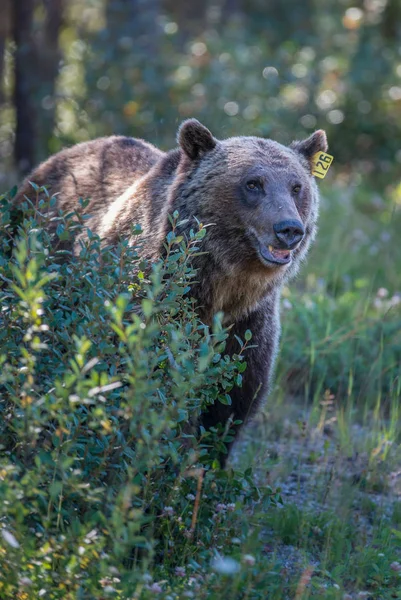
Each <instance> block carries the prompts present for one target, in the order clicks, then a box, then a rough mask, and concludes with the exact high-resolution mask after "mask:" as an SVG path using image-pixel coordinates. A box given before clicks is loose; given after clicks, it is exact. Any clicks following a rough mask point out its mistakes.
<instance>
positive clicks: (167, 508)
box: [163, 506, 174, 517]
mask: <svg viewBox="0 0 401 600" xmlns="http://www.w3.org/2000/svg"><path fill="white" fill-rule="evenodd" d="M163 514H164V515H165V516H167V517H172V516H173V515H174V508H173V507H172V506H165V507H164V508H163Z"/></svg>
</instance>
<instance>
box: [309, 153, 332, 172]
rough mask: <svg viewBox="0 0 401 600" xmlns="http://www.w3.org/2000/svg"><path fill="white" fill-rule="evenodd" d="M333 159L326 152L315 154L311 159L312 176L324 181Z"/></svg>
mask: <svg viewBox="0 0 401 600" xmlns="http://www.w3.org/2000/svg"><path fill="white" fill-rule="evenodd" d="M333 160H334V157H333V156H331V155H330V154H326V152H316V154H314V155H313V156H312V158H311V165H312V175H314V176H315V177H319V179H324V178H325V177H326V174H327V171H328V170H329V168H330V165H331V163H332V162H333Z"/></svg>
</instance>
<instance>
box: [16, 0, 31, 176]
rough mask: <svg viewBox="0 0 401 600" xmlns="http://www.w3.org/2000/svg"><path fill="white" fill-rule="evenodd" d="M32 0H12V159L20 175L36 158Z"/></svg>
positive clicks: (29, 167) (25, 171)
mask: <svg viewBox="0 0 401 600" xmlns="http://www.w3.org/2000/svg"><path fill="white" fill-rule="evenodd" d="M33 9H34V0H23V1H20V0H14V1H13V2H12V35H13V39H14V42H15V55H14V61H15V68H14V70H15V84H14V108H15V113H16V131H15V146H14V159H15V164H16V167H17V169H18V171H19V173H20V174H21V175H24V174H25V173H27V172H28V171H29V170H30V169H31V168H32V167H33V164H34V161H35V156H34V154H35V128H34V123H35V114H34V106H33V98H32V96H33V94H32V91H33V82H34V78H35V77H36V74H35V72H34V71H35V70H34V65H33V64H32V58H33V57H34V54H35V52H34V43H33V38H32V21H33Z"/></svg>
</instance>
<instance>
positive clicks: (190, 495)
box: [186, 494, 195, 501]
mask: <svg viewBox="0 0 401 600" xmlns="http://www.w3.org/2000/svg"><path fill="white" fill-rule="evenodd" d="M186 498H187V500H190V501H193V500H195V496H194V495H193V494H187V495H186Z"/></svg>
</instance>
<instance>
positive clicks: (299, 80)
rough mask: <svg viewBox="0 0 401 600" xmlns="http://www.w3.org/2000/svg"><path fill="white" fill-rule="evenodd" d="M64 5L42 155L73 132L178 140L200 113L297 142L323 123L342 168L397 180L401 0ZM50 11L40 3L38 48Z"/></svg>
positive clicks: (5, 144)
mask: <svg viewBox="0 0 401 600" xmlns="http://www.w3.org/2000/svg"><path fill="white" fill-rule="evenodd" d="M61 6H63V7H64V10H63V22H62V25H61V28H60V32H59V40H58V41H59V46H60V55H61V57H62V58H61V61H60V63H59V69H58V76H57V78H56V83H55V89H54V93H53V95H51V94H50V95H49V86H48V85H47V86H46V85H45V84H43V85H42V86H41V69H40V64H39V65H37V69H36V71H35V81H34V83H32V88H33V89H34V104H35V112H36V118H37V127H36V135H37V138H38V139H37V141H36V161H38V160H40V159H43V158H45V156H46V155H48V154H50V153H53V152H55V151H57V150H59V149H60V148H61V147H62V146H64V145H65V144H72V143H75V142H78V141H81V140H86V139H88V138H93V137H96V136H101V135H109V134H112V133H124V134H128V135H133V136H136V137H143V138H146V139H147V140H150V141H153V142H155V143H156V144H159V145H161V146H162V147H164V148H167V147H171V146H173V145H174V143H175V142H174V137H175V132H176V128H177V124H178V123H179V122H180V121H181V120H182V119H183V118H186V117H189V116H193V117H197V118H199V119H200V120H201V121H204V122H205V124H206V125H208V126H209V127H210V128H211V129H212V131H213V133H215V135H217V136H220V137H227V136H229V135H237V134H238V135H242V134H258V135H262V136H269V137H272V138H274V139H277V140H278V141H281V142H284V143H287V142H289V141H290V140H291V139H293V138H295V137H301V136H304V135H306V134H308V133H309V132H310V131H312V130H314V129H315V128H318V127H322V128H325V129H327V131H328V136H329V142H330V148H331V151H332V153H333V154H334V156H335V159H336V167H337V174H338V176H340V175H341V176H342V177H343V178H345V179H346V180H347V178H348V177H349V175H350V174H356V176H357V178H360V177H367V176H369V177H370V178H371V180H372V181H374V182H375V183H376V184H380V185H381V186H384V185H385V184H388V183H391V181H392V180H394V177H395V176H397V174H399V172H400V165H401V154H400V152H401V150H400V146H401V50H400V48H401V33H400V32H401V5H400V3H399V2H398V0H365V1H364V2H362V1H361V0H358V1H355V2H352V1H350V0H342V1H341V2H338V1H336V0H328V1H326V2H324V3H320V2H315V1H313V0H308V1H306V2H302V3H299V2H295V1H292V0H291V1H290V2H286V3H282V2H279V0H274V1H272V2H268V3H267V2H263V1H261V0H231V1H229V0H226V1H222V0H214V1H213V0H209V1H208V2H205V3H202V6H199V7H198V8H196V7H195V6H194V7H190V6H188V5H187V3H185V2H184V1H182V0H179V1H177V2H169V1H168V0H148V1H146V2H144V1H141V0H129V1H128V0H85V1H84V2H82V1H81V0H71V1H70V2H68V3H64V5H63V4H61ZM43 15H44V13H43V10H39V8H37V10H36V12H35V14H34V24H33V27H34V41H35V39H36V44H37V46H39V45H40V42H41V40H42V38H41V37H40V36H41V28H42V27H44V16H43ZM42 42H43V40H42ZM6 48H7V50H6V69H5V76H4V81H5V86H4V88H5V98H4V102H3V104H2V108H1V114H2V119H1V121H2V126H1V128H0V153H1V156H2V159H3V161H4V164H5V165H7V163H8V164H9V163H10V157H11V153H12V144H13V132H14V117H13V107H12V84H13V76H12V62H13V59H12V56H13V47H12V44H8V46H6ZM32 60H33V58H32ZM33 65H35V63H33ZM48 112H51V113H52V112H54V113H55V121H54V128H53V131H50V132H49V130H48V129H47V128H46V127H42V126H41V125H40V124H41V122H42V121H43V116H41V115H42V114H45V113H48ZM43 135H48V137H47V138H46V139H45V140H43V139H42V136H43ZM5 172H6V170H4V171H3V173H2V176H3V179H4V178H5Z"/></svg>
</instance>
